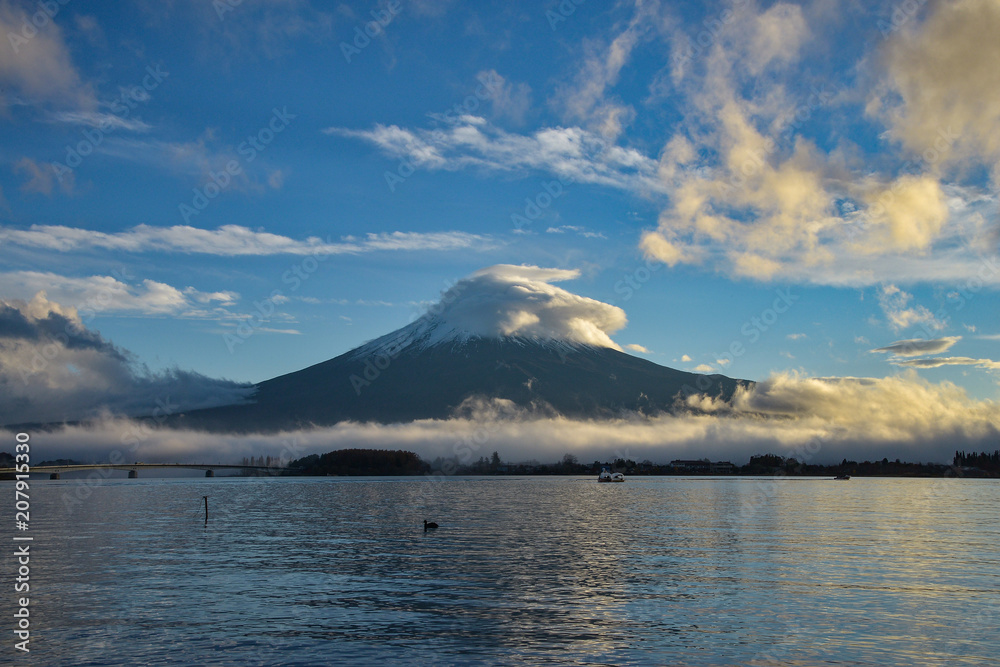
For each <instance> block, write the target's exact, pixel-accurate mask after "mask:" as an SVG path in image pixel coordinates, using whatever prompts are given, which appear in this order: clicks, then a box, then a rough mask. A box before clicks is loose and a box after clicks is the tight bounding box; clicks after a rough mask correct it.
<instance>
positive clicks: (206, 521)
mask: <svg viewBox="0 0 1000 667" xmlns="http://www.w3.org/2000/svg"><path fill="white" fill-rule="evenodd" d="M202 498H204V499H205V525H206V526H207V525H208V496H202Z"/></svg>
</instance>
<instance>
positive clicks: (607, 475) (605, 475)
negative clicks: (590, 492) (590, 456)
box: [597, 468, 625, 482]
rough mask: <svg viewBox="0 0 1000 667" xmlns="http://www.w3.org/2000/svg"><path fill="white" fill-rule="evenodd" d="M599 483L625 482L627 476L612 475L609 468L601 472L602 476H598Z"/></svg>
mask: <svg viewBox="0 0 1000 667" xmlns="http://www.w3.org/2000/svg"><path fill="white" fill-rule="evenodd" d="M597 481H598V482H624V481H625V475H623V474H622V473H620V472H616V473H612V472H611V471H610V470H608V469H607V468H604V469H603V470H601V474H600V475H598V476H597Z"/></svg>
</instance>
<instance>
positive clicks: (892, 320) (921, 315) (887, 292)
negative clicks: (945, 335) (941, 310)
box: [878, 285, 944, 331]
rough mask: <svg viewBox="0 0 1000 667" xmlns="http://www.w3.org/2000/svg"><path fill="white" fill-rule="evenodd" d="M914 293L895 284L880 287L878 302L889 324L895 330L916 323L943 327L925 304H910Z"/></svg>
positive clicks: (936, 327) (935, 327) (933, 327)
mask: <svg viewBox="0 0 1000 667" xmlns="http://www.w3.org/2000/svg"><path fill="white" fill-rule="evenodd" d="M912 300H913V295H912V294H909V293H907V292H904V291H903V290H901V289H899V288H898V287H896V286H895V285H883V286H882V287H880V288H879V293H878V303H879V306H881V307H882V312H884V313H885V316H886V319H887V320H889V325H890V326H892V328H893V329H895V330H897V331H898V330H900V329H906V328H908V327H911V326H913V325H915V324H923V325H925V326H926V327H929V328H931V329H943V328H944V324H942V323H941V322H939V321H938V320H937V318H935V317H934V314H933V313H931V311H929V310H928V309H927V308H925V307H924V306H919V305H918V306H912V307H911V306H910V302H911V301H912Z"/></svg>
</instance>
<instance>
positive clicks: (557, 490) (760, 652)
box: [3, 478, 1000, 665]
mask: <svg viewBox="0 0 1000 667" xmlns="http://www.w3.org/2000/svg"><path fill="white" fill-rule="evenodd" d="M938 483H939V482H938ZM72 484H73V482H72V480H61V481H53V482H41V483H37V484H36V485H35V487H34V488H35V489H36V492H35V495H34V496H33V508H32V509H33V512H32V515H33V519H35V523H34V524H33V530H34V531H35V534H36V535H37V536H38V537H37V538H36V543H35V548H34V551H33V552H32V553H33V559H32V565H33V570H32V572H33V575H34V576H37V580H36V581H33V587H32V594H33V599H32V605H33V607H32V620H33V626H32V627H33V630H34V629H37V634H33V637H32V639H33V641H32V655H33V657H34V658H35V659H36V660H41V662H39V663H38V664H45V663H48V664H128V663H130V662H131V663H143V662H149V661H152V662H169V661H176V662H179V663H185V664H189V663H192V662H193V663H201V664H213V663H214V664H237V663H238V664H296V663H297V664H302V663H316V662H320V663H327V664H329V663H334V664H336V663H338V662H339V663H342V664H360V663H364V664H370V663H372V662H376V661H379V660H392V661H393V662H394V663H399V662H407V663H414V664H448V663H449V662H457V663H468V662H482V663H489V664H514V663H529V664H537V663H540V662H556V663H567V664H579V663H613V664H664V663H672V664H713V665H714V664H817V663H820V662H823V663H828V664H858V663H868V664H881V663H884V662H889V663H907V664H988V663H989V661H990V660H992V656H993V655H994V654H996V653H997V652H998V649H1000V644H998V641H997V639H996V636H995V627H996V624H997V613H996V610H997V609H998V608H1000V598H998V595H997V592H996V587H995V584H994V582H993V581H992V579H993V577H995V573H996V572H997V571H998V569H1000V568H998V566H1000V546H998V545H1000V540H998V537H1000V535H998V532H1000V528H998V526H997V524H996V522H995V520H994V518H993V512H994V509H993V508H995V507H996V506H997V500H998V499H1000V498H998V495H1000V494H998V492H997V487H996V485H995V484H992V483H990V482H989V480H961V481H957V480H950V481H949V486H948V487H946V491H947V493H944V492H942V490H941V489H942V487H935V486H934V484H935V481H934V480H870V479H857V480H852V481H851V482H850V484H843V483H833V482H829V481H828V480H801V479H797V480H784V481H781V480H779V481H774V480H763V481H758V480H747V479H733V478H728V479H705V478H687V479H685V478H664V479H652V478H635V479H630V480H629V481H628V482H627V483H626V484H614V485H604V484H602V485H598V484H596V483H595V482H594V481H593V480H592V479H589V478H588V479H569V478H540V479H524V478H486V479H475V478H469V479H450V480H446V481H433V482H429V481H423V480H418V479H391V480H374V479H366V480H352V479H330V478H323V479H246V480H243V479H222V478H215V479H198V480H194V479H188V480H184V479H180V480H179V479H173V480H153V479H139V480H111V481H106V482H104V483H103V484H102V485H101V486H98V487H95V488H94V489H93V491H92V493H91V494H90V497H89V498H88V499H87V500H86V501H85V502H82V503H79V504H76V503H66V502H65V498H66V493H67V491H68V490H72ZM762 484H763V486H762ZM762 488H763V489H766V490H767V495H766V502H757V501H756V500H754V501H753V502H752V503H748V499H756V498H759V497H761V493H762V492H761V489H762ZM204 495H208V496H209V497H210V505H211V514H210V519H209V522H208V525H207V526H206V525H205V524H204V506H203V500H202V497H203V496H204ZM748 507H750V508H751V510H752V511H747V508H748ZM425 518H426V519H430V520H434V521H437V522H439V523H440V524H441V528H440V529H438V530H437V531H434V532H430V533H424V532H423V528H422V522H423V520H424V519H425ZM3 566H4V567H5V568H10V567H11V566H10V559H9V554H5V556H4V561H3ZM5 571H8V570H5ZM990 623H992V625H990ZM988 628H992V633H990V632H987V629H988Z"/></svg>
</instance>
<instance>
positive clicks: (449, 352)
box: [169, 317, 752, 432]
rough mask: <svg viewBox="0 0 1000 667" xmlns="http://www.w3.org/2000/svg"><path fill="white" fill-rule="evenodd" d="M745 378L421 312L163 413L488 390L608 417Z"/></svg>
mask: <svg viewBox="0 0 1000 667" xmlns="http://www.w3.org/2000/svg"><path fill="white" fill-rule="evenodd" d="M749 384H752V383H749V382H747V381H745V380H735V379H732V378H728V377H725V376H723V375H700V374H696V373H688V372H685V371H680V370H675V369H672V368H667V367H664V366H660V365H657V364H655V363H652V362H650V361H646V360H644V359H640V358H638V357H634V356H631V355H628V354H625V353H623V352H619V351H618V350H615V349H612V348H608V347H598V346H594V345H587V344H580V343H571V342H566V341H560V340H553V339H533V338H523V337H480V336H475V335H469V334H466V333H463V332H462V331H459V330H456V329H454V328H452V327H450V325H448V324H446V323H445V322H444V321H442V320H438V319H435V318H426V317H425V318H422V319H421V320H418V321H417V322H414V323H413V324H411V325H409V326H407V327H404V328H402V329H399V330H398V331H395V332H393V333H391V334H389V335H387V336H383V337H382V338H379V339H376V340H374V341H372V342H370V343H367V344H366V345H363V346H361V347H359V348H356V349H354V350H352V351H350V352H347V353H346V354H342V355H340V356H339V357H336V358H334V359H331V360H329V361H325V362H322V363H319V364H316V365H315V366H310V367H309V368H305V369H303V370H300V371H296V372H294V373H289V374H287V375H282V376H280V377H276V378H273V379H271V380H267V381H265V382H261V383H260V384H258V385H257V387H256V393H255V395H254V397H253V402H252V403H250V404H242V405H230V406H223V407H218V408H210V409H206V410H198V411H192V412H187V413H185V414H183V415H175V416H173V417H172V418H171V419H170V420H169V423H170V424H171V425H172V426H176V427H181V428H199V429H209V430H221V431H230V432H253V431H277V430H284V429H292V428H298V427H303V426H309V425H330V424H335V423H337V422H341V421H359V422H361V421H373V422H382V423H395V422H408V421H412V420H416V419H444V418H448V417H451V416H455V415H456V414H459V415H461V414H463V413H467V412H468V411H470V410H472V409H473V405H474V404H476V403H477V402H480V401H486V402H489V401H491V400H492V399H502V400H503V401H504V402H505V404H506V405H507V406H508V407H512V406H516V407H518V408H522V409H527V410H532V411H535V412H540V413H542V414H559V415H564V416H567V417H574V418H605V417H614V416H619V415H622V414H624V413H629V412H640V413H644V414H656V413H661V412H668V411H672V410H674V409H676V408H677V406H678V400H679V399H680V398H683V397H685V396H688V395H691V394H707V395H710V396H717V397H720V398H722V399H724V400H729V399H731V398H732V396H733V393H734V392H735V391H736V389H737V387H739V386H740V385H749ZM506 402H509V403H506ZM494 404H495V401H494Z"/></svg>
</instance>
